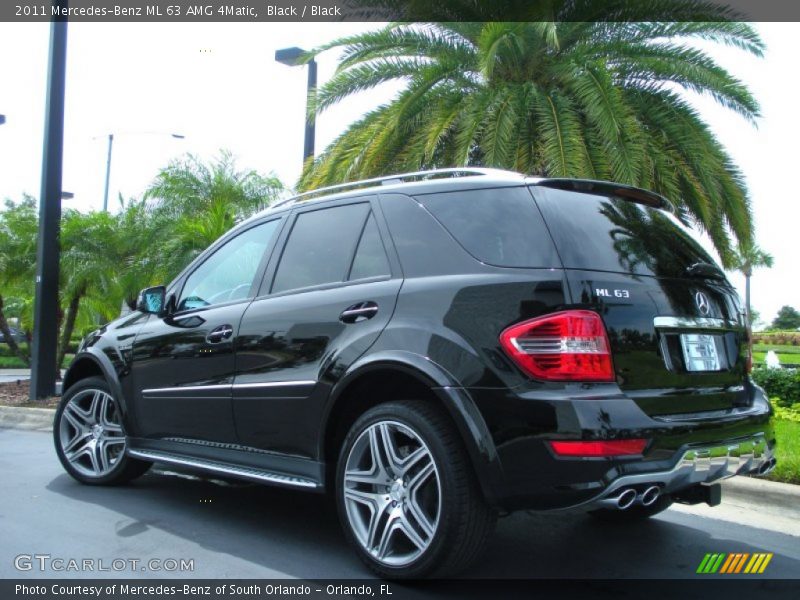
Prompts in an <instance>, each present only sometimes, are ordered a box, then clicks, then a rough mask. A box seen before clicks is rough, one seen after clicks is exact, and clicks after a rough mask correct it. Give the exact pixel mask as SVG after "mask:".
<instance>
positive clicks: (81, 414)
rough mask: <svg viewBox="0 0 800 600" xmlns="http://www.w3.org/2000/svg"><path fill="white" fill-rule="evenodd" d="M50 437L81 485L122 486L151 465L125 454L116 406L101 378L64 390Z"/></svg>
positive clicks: (120, 420) (85, 381)
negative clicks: (51, 436) (121, 484)
mask: <svg viewBox="0 0 800 600" xmlns="http://www.w3.org/2000/svg"><path fill="white" fill-rule="evenodd" d="M53 438H54V441H55V446H56V454H57V455H58V459H59V460H60V461H61V464H62V465H63V466H64V469H66V471H67V473H69V474H70V475H71V476H72V477H74V478H75V479H77V480H78V481H80V482H81V483H87V484H90V485H114V484H120V483H125V482H127V481H130V480H131V479H134V478H136V477H139V476H140V475H142V474H144V473H145V471H147V469H149V468H150V465H151V463H149V462H146V461H142V460H138V459H135V458H131V457H130V456H128V455H127V454H126V453H125V450H126V447H127V438H126V434H125V429H124V426H123V423H122V416H121V412H120V409H119V404H118V403H117V400H116V399H115V398H114V395H113V393H112V392H111V389H110V388H109V386H108V384H107V383H106V381H105V379H103V378H102V377H90V378H88V379H84V380H81V381H79V382H78V383H76V384H75V385H73V386H72V387H70V388H69V390H67V392H66V393H65V394H64V396H63V397H62V398H61V402H60V404H59V405H58V409H57V410H56V416H55V422H54V423H53Z"/></svg>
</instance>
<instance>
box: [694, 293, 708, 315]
mask: <svg viewBox="0 0 800 600" xmlns="http://www.w3.org/2000/svg"><path fill="white" fill-rule="evenodd" d="M694 301H695V303H696V304H697V308H698V309H699V310H700V312H701V313H702V314H704V315H707V314H708V311H709V310H711V304H709V302H708V297H707V296H706V295H705V294H704V293H703V292H697V293H696V294H695V295H694Z"/></svg>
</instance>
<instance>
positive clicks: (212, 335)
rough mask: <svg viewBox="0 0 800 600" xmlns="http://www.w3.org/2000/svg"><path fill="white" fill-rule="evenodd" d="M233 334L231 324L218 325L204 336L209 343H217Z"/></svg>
mask: <svg viewBox="0 0 800 600" xmlns="http://www.w3.org/2000/svg"><path fill="white" fill-rule="evenodd" d="M232 335H233V326H232V325H220V326H219V327H217V328H216V329H212V330H211V331H210V332H209V333H208V335H207V336H206V341H207V342H208V343H209V344H218V343H219V342H222V341H224V340H227V339H228V338H230V337H231V336H232Z"/></svg>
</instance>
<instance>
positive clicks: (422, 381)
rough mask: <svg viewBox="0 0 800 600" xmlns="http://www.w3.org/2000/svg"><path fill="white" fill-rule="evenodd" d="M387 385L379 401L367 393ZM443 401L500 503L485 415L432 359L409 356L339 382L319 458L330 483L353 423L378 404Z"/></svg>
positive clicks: (381, 359) (379, 357)
mask: <svg viewBox="0 0 800 600" xmlns="http://www.w3.org/2000/svg"><path fill="white" fill-rule="evenodd" d="M374 386H382V387H383V388H384V389H386V390H387V391H388V393H387V394H386V395H384V394H381V396H380V397H379V398H376V397H375V396H374V395H369V396H365V395H364V390H365V389H367V388H374ZM420 396H421V398H422V399H429V400H431V401H434V402H437V403H438V404H440V405H441V406H443V407H444V408H445V411H446V413H447V414H448V416H449V417H450V419H451V420H452V422H453V424H454V425H455V426H456V430H457V431H458V433H459V436H460V438H461V440H462V441H463V442H464V445H465V447H466V449H467V453H468V455H469V459H470V463H471V464H472V466H473V469H474V471H475V474H476V475H477V477H478V481H479V483H480V486H481V489H482V491H483V494H484V497H485V498H486V499H487V500H488V501H489V502H493V501H494V495H495V490H497V486H496V485H495V482H496V481H497V479H498V478H499V477H500V464H499V458H498V455H497V450H496V448H495V445H494V441H493V440H492V437H491V434H490V432H489V429H488V427H487V425H486V422H485V420H484V419H483V416H482V415H481V413H480V411H479V410H478V408H477V406H476V405H475V403H474V401H473V400H472V398H471V396H470V395H469V392H468V391H467V390H465V389H463V388H460V387H457V386H455V385H454V382H453V379H452V377H451V376H450V375H449V374H447V373H446V371H445V370H444V369H441V368H440V367H439V366H438V365H436V364H435V363H433V362H432V361H430V360H429V359H427V358H425V357H423V356H419V355H416V354H413V353H409V352H385V353H380V354H376V355H372V356H369V357H366V358H363V359H362V360H360V361H357V362H356V363H355V364H354V365H352V366H351V367H350V369H348V371H347V373H346V374H345V375H344V376H343V377H342V378H341V379H340V380H339V381H338V382H337V383H336V384H335V386H334V387H333V389H332V392H331V394H330V400H329V402H328V404H327V405H326V408H325V410H324V413H323V421H322V428H321V431H322V433H323V435H321V436H320V448H319V456H321V457H322V460H323V461H324V463H325V464H326V465H327V473H326V480H327V481H333V479H332V478H331V477H330V474H331V473H332V472H333V470H335V465H336V462H337V459H338V449H339V446H340V444H341V442H342V441H343V440H344V437H345V435H346V434H347V431H348V430H349V429H350V426H351V425H352V423H353V422H354V421H355V420H356V419H357V418H358V416H359V415H361V414H363V413H364V412H365V411H366V410H369V409H370V408H372V407H373V406H377V405H379V404H383V403H385V402H390V401H392V400H408V399H410V398H416V397H420Z"/></svg>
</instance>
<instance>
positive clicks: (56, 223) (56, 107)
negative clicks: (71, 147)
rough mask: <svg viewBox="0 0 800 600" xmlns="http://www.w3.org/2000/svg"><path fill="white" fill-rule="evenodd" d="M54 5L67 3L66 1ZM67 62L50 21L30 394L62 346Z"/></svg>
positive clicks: (57, 24) (41, 391)
mask: <svg viewBox="0 0 800 600" xmlns="http://www.w3.org/2000/svg"><path fill="white" fill-rule="evenodd" d="M54 6H58V7H61V8H66V7H67V1H66V0H56V2H54ZM66 66H67V21H66V19H62V20H54V21H53V22H52V23H51V24H50V59H49V64H48V68H47V105H46V106H47V107H46V109H45V127H44V150H43V155H42V188H41V194H40V195H39V239H38V243H37V246H36V297H35V300H34V305H33V347H32V353H31V354H32V356H31V384H30V398H31V400H38V399H40V398H46V397H48V396H53V395H54V394H55V390H56V374H57V369H58V368H59V366H60V365H57V364H56V347H57V345H58V266H59V247H58V238H59V230H60V225H61V224H60V220H61V192H62V189H61V174H62V167H63V150H64V88H65V83H66Z"/></svg>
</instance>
